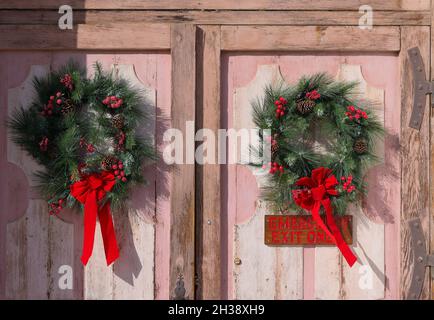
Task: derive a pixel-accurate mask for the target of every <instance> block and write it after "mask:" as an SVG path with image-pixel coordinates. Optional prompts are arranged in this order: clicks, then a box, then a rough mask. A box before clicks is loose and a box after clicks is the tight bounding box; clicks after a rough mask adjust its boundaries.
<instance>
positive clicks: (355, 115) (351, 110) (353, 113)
mask: <svg viewBox="0 0 434 320" xmlns="http://www.w3.org/2000/svg"><path fill="white" fill-rule="evenodd" d="M345 115H346V116H347V117H348V119H350V120H355V121H359V120H360V119H362V118H363V119H368V114H367V113H366V112H365V111H362V110H360V109H356V108H355V107H354V106H349V107H347V112H345Z"/></svg>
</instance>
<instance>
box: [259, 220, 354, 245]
mask: <svg viewBox="0 0 434 320" xmlns="http://www.w3.org/2000/svg"><path fill="white" fill-rule="evenodd" d="M322 218H323V221H324V222H325V217H323V216H322ZM334 219H335V222H336V225H337V226H338V228H339V230H341V233H342V237H343V238H344V240H345V242H346V243H347V244H352V243H353V231H352V230H353V228H352V227H353V219H352V216H335V217H334ZM265 244H266V245H270V246H301V245H334V243H333V241H332V240H331V239H330V237H329V236H327V234H326V233H325V232H324V230H322V229H321V228H320V227H319V226H318V225H317V223H316V222H315V221H314V219H313V218H312V216H309V215H266V216H265Z"/></svg>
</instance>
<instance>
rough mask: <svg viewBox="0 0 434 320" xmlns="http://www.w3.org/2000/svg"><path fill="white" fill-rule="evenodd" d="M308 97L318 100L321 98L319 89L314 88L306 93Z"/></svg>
mask: <svg viewBox="0 0 434 320" xmlns="http://www.w3.org/2000/svg"><path fill="white" fill-rule="evenodd" d="M306 98H308V99H310V100H318V99H319V98H321V95H320V94H319V92H318V91H316V90H312V91H310V92H308V93H306Z"/></svg>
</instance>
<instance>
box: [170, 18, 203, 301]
mask: <svg viewBox="0 0 434 320" xmlns="http://www.w3.org/2000/svg"><path fill="white" fill-rule="evenodd" d="M195 42H196V27H195V26H193V25H187V24H177V25H172V29H171V46H172V95H171V96H172V110H171V112H172V114H171V118H172V128H174V129H179V130H181V132H183V134H184V135H183V136H184V137H186V135H185V131H186V129H185V128H186V122H187V121H194V120H195V89H196V80H195V78H196V76H195V74H196V72H195V69H196V54H195ZM185 139H188V137H186V138H185ZM185 151H187V150H185ZM184 153H185V152H184ZM171 195H172V201H171V212H170V225H171V228H170V277H169V288H170V295H171V296H172V295H173V294H174V289H175V287H176V283H177V280H178V278H179V277H183V279H184V285H185V290H186V293H185V297H186V298H188V299H194V276H195V274H194V267H195V258H194V255H195V249H194V246H195V244H194V241H195V237H194V233H195V227H194V225H195V219H194V217H195V166H194V164H181V165H174V167H173V183H172V186H171Z"/></svg>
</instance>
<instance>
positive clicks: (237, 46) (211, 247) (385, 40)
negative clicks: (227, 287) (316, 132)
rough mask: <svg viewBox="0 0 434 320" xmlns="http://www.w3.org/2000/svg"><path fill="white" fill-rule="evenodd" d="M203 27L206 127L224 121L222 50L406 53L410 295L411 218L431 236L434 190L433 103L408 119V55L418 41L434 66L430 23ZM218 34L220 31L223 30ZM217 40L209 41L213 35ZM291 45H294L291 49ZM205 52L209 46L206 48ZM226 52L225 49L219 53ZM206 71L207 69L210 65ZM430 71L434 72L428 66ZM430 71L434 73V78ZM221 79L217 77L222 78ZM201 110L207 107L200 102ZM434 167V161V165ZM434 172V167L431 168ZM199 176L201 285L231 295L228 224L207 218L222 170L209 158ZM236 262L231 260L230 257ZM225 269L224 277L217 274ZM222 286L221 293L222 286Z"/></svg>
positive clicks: (204, 293)
mask: <svg viewBox="0 0 434 320" xmlns="http://www.w3.org/2000/svg"><path fill="white" fill-rule="evenodd" d="M198 28H199V30H201V39H202V42H203V43H204V44H205V47H206V48H207V49H206V51H207V52H209V55H208V56H205V55H202V56H200V55H198V59H202V68H203V70H204V72H203V74H205V76H204V78H203V84H202V86H203V87H202V92H203V96H202V97H201V98H199V99H198V103H202V106H203V111H202V112H201V116H202V117H203V119H202V122H201V123H203V124H208V126H207V125H204V127H206V128H210V129H213V130H215V129H216V128H219V122H220V112H217V113H216V110H217V111H218V110H220V108H219V106H218V105H217V104H218V103H219V101H220V99H219V98H218V97H217V98H215V99H214V100H213V101H209V100H206V98H207V97H209V96H211V97H215V96H216V92H220V88H221V83H220V81H221V79H220V78H219V77H217V76H216V74H219V71H218V70H220V59H216V56H219V55H221V54H222V52H231V51H236V52H255V51H256V52H272V51H275V52H276V51H279V52H283V51H286V52H294V51H311V52H312V51H315V52H319V51H320V52H327V51H328V52H333V51H338V52H371V53H372V52H374V53H395V54H397V55H399V63H400V68H401V79H400V84H401V133H400V134H401V137H400V155H401V214H400V225H401V226H400V233H401V234H400V241H401V243H400V248H401V252H400V253H401V258H400V297H401V298H409V287H410V282H411V276H412V273H411V272H409V270H411V269H412V267H413V264H414V260H413V248H412V245H411V238H410V231H409V229H408V226H407V222H408V221H409V220H411V219H413V218H415V217H419V218H421V221H422V229H423V232H424V235H425V237H426V239H430V238H429V237H430V225H432V223H433V217H432V213H433V211H434V210H433V209H432V207H431V210H430V201H429V198H430V197H429V195H428V194H427V192H418V191H419V190H427V191H428V190H430V187H431V188H433V186H432V185H431V186H430V183H429V181H430V165H429V164H430V161H431V158H430V123H431V115H430V107H429V105H430V104H429V103H427V104H426V106H425V117H424V119H423V122H422V126H421V129H420V130H419V131H417V130H415V129H412V128H410V127H409V126H408V124H409V120H410V115H411V112H412V106H413V101H412V99H413V80H412V73H411V68H410V64H409V60H408V52H407V50H408V49H410V48H412V47H415V46H418V47H419V48H420V50H421V54H422V58H423V60H424V63H425V65H426V66H431V61H430V57H431V44H430V40H429V39H430V37H432V34H431V31H430V27H429V26H406V25H401V26H387V27H384V26H381V27H374V28H373V29H372V30H369V31H367V30H361V29H359V28H358V27H347V26H346V27H342V26H330V27H320V26H296V27H294V26H255V25H252V26H244V25H232V26H213V27H210V26H201V25H199V26H198ZM217 28H220V37H218V36H216V30H217ZM217 34H218V33H217ZM300 34H303V43H302V44H301V43H300V40H299V35H300ZM207 39H209V40H207ZM288 48H290V49H289V50H288ZM204 51H205V50H204ZM219 52H220V54H218V53H219ZM205 70H206V71H205ZM428 73H430V71H428ZM429 76H430V74H427V79H428V77H429ZM216 79H217V81H216ZM199 109H201V108H200V107H199V108H198V111H199ZM432 152H433V151H432V150H431V154H432ZM431 167H433V165H431ZM431 173H432V171H431ZM203 176H206V177H207V179H206V181H203V180H202V179H201V180H200V181H199V182H198V185H197V189H199V190H198V191H197V193H198V194H199V193H200V192H202V195H201V197H200V198H201V201H202V204H206V206H205V205H202V207H201V210H202V216H203V221H202V222H201V225H202V227H201V230H202V233H203V235H202V237H203V238H206V239H207V241H203V242H202V248H201V255H202V256H201V257H200V256H199V257H200V259H201V264H200V265H199V266H198V270H199V271H200V272H201V275H202V281H201V290H200V292H199V297H200V298H202V299H215V298H219V297H221V296H223V293H222V290H224V288H222V286H221V283H222V278H221V270H219V269H220V268H219V267H220V265H221V264H220V263H217V262H218V259H221V251H222V248H221V240H220V238H219V236H220V230H215V229H213V228H212V227H210V226H207V225H206V221H213V223H215V224H216V225H219V226H220V197H219V196H218V195H219V194H220V188H221V185H220V172H219V170H218V169H215V167H214V165H205V166H203V168H202V175H201V177H203ZM432 241H433V235H432V234H431V244H430V243H429V242H428V247H431V246H432ZM229 263H231V262H229ZM216 275H219V276H220V279H218V278H217V277H216ZM431 282H432V280H431V276H430V274H429V272H427V273H426V275H425V279H424V287H423V290H422V294H421V299H430V298H431V297H432V290H431ZM218 290H220V294H221V295H220V296H219V295H218V294H217V293H216V292H219V291H218Z"/></svg>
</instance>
